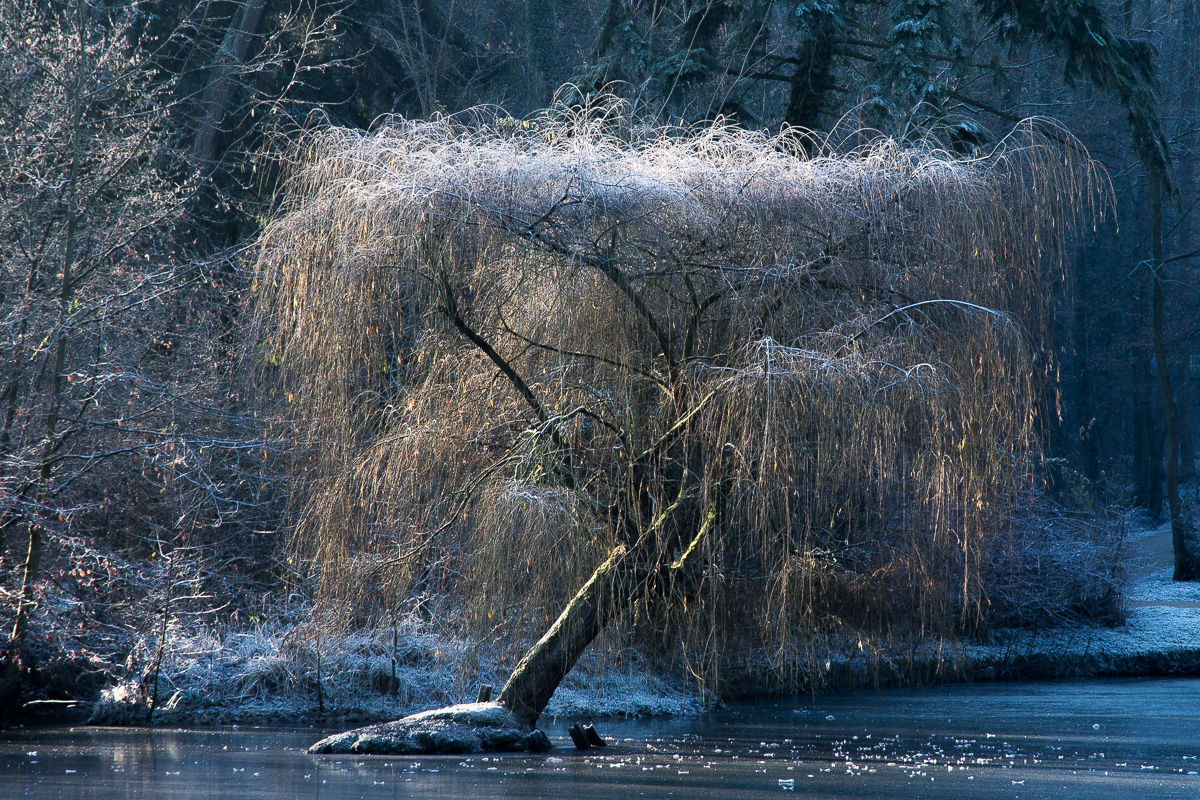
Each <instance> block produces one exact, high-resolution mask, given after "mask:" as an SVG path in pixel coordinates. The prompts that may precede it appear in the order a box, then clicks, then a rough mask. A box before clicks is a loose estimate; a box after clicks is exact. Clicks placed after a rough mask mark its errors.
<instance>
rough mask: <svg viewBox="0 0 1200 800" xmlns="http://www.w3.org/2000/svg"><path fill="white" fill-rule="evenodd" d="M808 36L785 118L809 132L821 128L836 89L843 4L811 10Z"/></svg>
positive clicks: (798, 50) (798, 53) (798, 58)
mask: <svg viewBox="0 0 1200 800" xmlns="http://www.w3.org/2000/svg"><path fill="white" fill-rule="evenodd" d="M808 13H809V16H810V19H809V20H808V31H807V36H806V37H805V38H804V40H803V41H802V42H801V44H800V46H799V47H797V48H796V71H795V72H794V73H792V80H791V84H790V88H791V92H790V95H789V97H788V104H787V109H786V110H785V111H784V115H783V119H784V122H786V123H787V124H788V125H794V126H796V127H799V128H806V129H808V130H819V129H820V128H821V114H822V113H824V111H825V104H826V100H827V96H828V94H829V91H830V90H831V89H832V88H833V57H834V51H835V47H836V42H835V41H834V35H835V33H836V32H837V26H838V22H839V19H838V17H839V15H840V14H841V13H842V9H841V5H840V3H839V4H837V5H835V6H833V7H830V8H828V9H824V10H819V9H817V8H815V7H814V8H813V9H811V10H810V11H809V12H808Z"/></svg>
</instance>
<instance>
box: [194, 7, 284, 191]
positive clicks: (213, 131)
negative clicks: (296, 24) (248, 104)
mask: <svg viewBox="0 0 1200 800" xmlns="http://www.w3.org/2000/svg"><path fill="white" fill-rule="evenodd" d="M265 7H266V0H245V2H244V3H243V4H242V8H241V13H238V14H235V15H234V17H233V19H231V20H230V21H229V28H228V29H227V30H226V31H225V37H224V38H223V39H222V40H221V47H220V49H219V50H218V51H217V61H216V63H215V64H213V65H212V73H211V77H210V78H209V81H208V87H207V88H206V90H205V92H204V106H203V110H202V116H201V118H200V123H199V125H198V126H197V127H196V136H195V138H194V139H193V141H192V160H193V161H194V163H195V165H196V168H197V169H199V170H200V171H202V172H208V171H210V170H211V169H212V167H213V165H214V164H215V163H216V160H217V145H218V141H219V137H220V133H221V123H223V122H224V121H225V114H226V113H227V112H228V110H229V109H228V106H229V98H230V97H231V96H232V94H233V89H234V85H235V83H236V79H237V74H238V71H239V70H240V69H241V68H242V66H243V65H244V64H245V62H246V58H247V56H248V54H249V52H250V43H251V41H252V40H253V39H254V36H255V35H256V34H257V33H258V26H259V22H260V21H261V20H262V15H263V9H264V8H265Z"/></svg>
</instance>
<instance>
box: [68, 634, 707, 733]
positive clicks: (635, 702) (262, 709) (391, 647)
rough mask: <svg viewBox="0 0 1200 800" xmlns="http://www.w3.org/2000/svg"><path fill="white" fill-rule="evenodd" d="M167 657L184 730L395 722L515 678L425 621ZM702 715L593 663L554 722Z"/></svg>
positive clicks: (201, 645)
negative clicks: (236, 724) (245, 725)
mask: <svg viewBox="0 0 1200 800" xmlns="http://www.w3.org/2000/svg"><path fill="white" fill-rule="evenodd" d="M149 647H150V644H149V643H148V645H147V649H149ZM163 650H164V657H163V662H162V665H161V667H160V669H159V671H158V681H159V685H158V692H157V701H156V702H155V703H153V704H154V705H156V706H157V708H156V709H155V711H154V713H153V719H154V720H155V721H158V722H170V723H174V724H212V723H232V722H242V723H265V722H299V721H311V720H326V719H338V720H346V721H382V720H390V719H396V718H398V717H402V716H405V715H407V714H411V713H414V712H416V711H421V710H424V709H427V708H434V707H438V706H443V705H448V704H452V703H459V702H463V701H466V700H473V699H475V696H476V692H477V691H478V688H479V686H480V685H482V684H488V685H491V686H494V687H497V688H499V686H500V685H502V684H503V681H504V677H505V676H506V675H507V672H508V670H509V668H510V667H502V666H501V665H500V664H499V663H498V662H497V660H496V659H495V658H489V657H488V656H486V655H485V654H483V653H482V652H481V649H480V648H478V647H472V646H471V645H470V644H469V643H468V642H466V641H465V640H462V639H458V638H453V637H450V636H447V635H445V634H443V633H439V632H437V631H435V630H434V629H433V628H432V627H431V626H429V625H427V624H424V623H421V622H419V621H415V620H409V621H407V622H405V623H404V624H402V625H398V626H396V627H395V628H386V629H377V630H374V631H369V632H358V633H353V634H344V635H336V636H333V635H328V634H323V635H322V634H317V633H316V632H315V631H314V630H313V628H312V626H311V624H310V623H308V622H298V623H295V622H294V623H282V622H281V623H275V624H271V625H259V626H257V627H255V628H254V629H253V630H251V631H242V632H239V631H226V632H216V631H213V630H212V629H207V628H200V629H192V630H188V629H184V628H182V627H176V628H173V629H172V630H171V631H170V632H169V633H168V638H167V643H166V646H165V647H164V648H163ZM151 681H152V679H151V678H149V677H147V678H145V679H143V680H131V681H126V682H123V683H121V684H118V685H116V686H113V687H110V688H108V689H106V690H105V691H104V692H103V694H102V697H101V699H100V700H99V701H98V702H97V703H95V704H94V706H93V711H92V715H91V719H92V721H93V722H96V723H99V724H106V723H108V724H134V723H140V722H143V721H145V719H146V717H147V712H148V711H149V708H150V706H151V702H150V700H149V698H151V697H153V696H154V691H153V690H152V688H150V683H151ZM702 707H703V704H702V702H701V700H700V698H699V696H698V695H697V694H696V693H694V692H691V691H688V690H687V689H685V688H683V687H682V686H679V685H675V684H672V683H671V682H670V681H669V680H666V679H664V678H662V677H659V676H656V675H654V674H652V673H651V672H650V671H648V670H646V669H641V668H637V667H631V666H626V667H620V666H613V665H611V664H602V663H600V662H599V660H598V659H596V658H594V657H585V658H584V659H583V660H581V662H580V663H579V664H578V665H577V667H576V669H574V670H573V671H572V672H571V674H570V675H568V677H567V679H566V681H564V682H563V684H562V685H561V686H559V688H558V691H557V692H556V693H555V695H554V697H553V699H552V700H551V702H550V705H549V707H548V708H547V709H546V714H548V715H550V716H581V715H589V716H611V715H618V714H642V715H663V714H688V713H696V712H698V711H700V710H701V709H702Z"/></svg>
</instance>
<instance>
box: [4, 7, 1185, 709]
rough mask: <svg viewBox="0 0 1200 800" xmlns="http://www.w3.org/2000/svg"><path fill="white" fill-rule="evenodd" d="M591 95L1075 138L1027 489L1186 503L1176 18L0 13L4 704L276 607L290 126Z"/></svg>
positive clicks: (953, 133) (693, 113) (169, 10)
mask: <svg viewBox="0 0 1200 800" xmlns="http://www.w3.org/2000/svg"><path fill="white" fill-rule="evenodd" d="M560 87H561V88H560ZM601 95H613V96H615V97H619V98H621V99H623V100H624V101H626V102H627V103H628V107H629V109H630V113H631V114H632V115H633V116H636V117H645V118H649V119H652V120H655V121H658V122H660V123H672V124H683V125H691V124H696V123H702V122H703V121H705V120H711V119H715V118H717V117H725V118H728V119H730V120H732V121H734V122H736V123H737V124H739V125H742V126H745V127H748V128H754V129H766V130H769V131H778V130H779V129H780V128H781V127H782V126H785V125H790V126H798V127H802V128H806V129H810V130H812V131H814V132H817V133H819V134H822V135H825V136H827V137H828V138H827V139H824V138H821V139H819V140H818V139H814V144H813V148H814V150H815V149H817V148H818V147H820V146H823V145H820V144H819V143H818V142H819V141H820V142H824V141H827V142H828V143H829V144H828V145H827V146H829V147H832V148H833V149H835V150H836V149H838V148H849V147H853V146H854V145H855V144H856V143H857V141H859V140H860V139H862V138H863V137H864V136H865V134H864V133H863V131H864V130H865V129H867V130H873V131H878V132H880V133H882V134H884V135H887V136H892V137H896V138H899V139H902V140H909V141H914V142H915V141H925V140H928V139H931V138H932V139H933V140H935V141H937V142H939V143H940V144H941V145H942V146H943V147H945V148H946V149H948V150H951V151H953V152H955V153H958V154H960V155H961V156H962V157H964V158H971V157H973V156H974V155H976V154H982V153H985V152H987V150H988V148H989V147H990V146H991V145H993V144H994V143H996V142H997V141H999V140H1000V139H1002V138H1003V137H1004V136H1005V135H1006V134H1007V133H1008V132H1009V131H1011V130H1012V128H1013V127H1014V125H1015V123H1017V122H1018V121H1020V120H1022V119H1025V118H1029V117H1037V118H1041V120H1042V122H1040V123H1039V125H1040V126H1041V128H1042V129H1043V131H1044V132H1046V134H1047V135H1049V136H1051V137H1055V138H1058V139H1060V140H1061V142H1062V144H1063V147H1065V148H1071V147H1075V146H1076V142H1078V143H1079V144H1082V146H1083V147H1085V148H1086V149H1087V151H1088V152H1089V153H1090V154H1091V156H1092V158H1094V159H1096V160H1098V161H1099V162H1100V163H1101V164H1103V166H1104V168H1105V169H1106V170H1107V174H1108V178H1109V180H1110V182H1111V194H1110V195H1109V196H1108V197H1107V198H1106V199H1105V200H1104V202H1105V203H1106V204H1108V208H1107V209H1106V211H1105V213H1104V217H1103V222H1102V223H1100V224H1098V225H1097V226H1096V229H1095V231H1094V233H1093V234H1091V235H1089V236H1086V237H1081V238H1079V239H1078V240H1077V241H1075V242H1074V243H1073V251H1074V254H1075V258H1074V264H1073V267H1072V269H1071V271H1069V272H1065V273H1064V274H1063V275H1061V276H1060V277H1061V279H1060V280H1059V281H1058V282H1057V283H1056V287H1057V296H1056V297H1054V298H1053V307H1054V320H1053V326H1052V329H1053V337H1052V339H1050V340H1048V341H1047V342H1046V344H1045V347H1044V352H1042V353H1040V354H1039V355H1038V358H1037V360H1036V363H1034V364H1032V365H1031V368H1032V369H1033V370H1034V371H1035V372H1036V373H1038V374H1039V375H1040V376H1041V377H1042V378H1043V379H1044V381H1045V386H1046V392H1045V394H1044V398H1045V399H1044V403H1043V406H1042V408H1041V409H1040V412H1039V415H1038V416H1039V419H1040V432H1041V436H1042V439H1043V441H1042V449H1043V451H1044V453H1045V456H1046V458H1045V462H1044V471H1043V481H1044V490H1045V493H1046V495H1047V497H1048V498H1050V499H1052V500H1053V501H1054V502H1056V503H1058V504H1060V505H1061V507H1062V508H1064V509H1065V510H1066V511H1068V512H1069V513H1076V514H1089V513H1101V512H1104V511H1105V510H1106V509H1114V508H1115V509H1123V508H1126V507H1130V506H1137V507H1144V508H1145V509H1146V511H1147V512H1148V514H1149V515H1151V516H1152V517H1156V518H1157V517H1163V518H1164V519H1165V517H1166V515H1167V514H1168V513H1170V511H1169V506H1170V503H1169V500H1170V494H1171V493H1170V491H1169V490H1168V489H1169V486H1168V484H1169V483H1170V484H1177V485H1178V491H1179V492H1180V493H1181V498H1182V499H1181V500H1180V501H1179V503H1177V504H1176V505H1177V506H1178V507H1179V508H1180V509H1181V510H1180V511H1178V512H1177V515H1182V514H1186V512H1187V509H1188V505H1189V502H1192V501H1194V500H1195V498H1196V481H1195V445H1194V441H1195V435H1194V428H1195V418H1196V392H1195V380H1196V377H1197V375H1198V374H1200V352H1197V351H1198V347H1197V335H1198V333H1200V314H1197V307H1198V306H1197V303H1198V295H1197V279H1198V278H1200V225H1197V224H1196V222H1195V220H1196V217H1197V213H1198V211H1197V203H1198V202H1200V195H1198V194H1197V178H1198V176H1197V146H1198V145H1200V116H1198V103H1200V3H1197V2H1196V0H1182V1H1181V2H1166V1H1164V0H1122V2H1107V1H1106V0H974V2H941V1H940V0H892V1H891V2H887V1H886V0H878V1H871V2H854V1H853V0H705V1H698V0H579V1H578V2H566V1H565V0H442V1H441V2H434V1H433V0H335V1H334V2H329V1H327V0H242V1H241V2H239V1H238V0H194V1H193V2H186V1H181V0H144V1H143V2H125V1H124V0H122V1H121V2H115V1H114V2H108V1H106V0H0V318H2V323H3V329H2V330H0V536H2V539H0V622H3V624H4V631H3V636H4V640H3V641H4V642H5V645H4V646H5V660H6V663H9V664H10V665H18V664H19V665H20V669H16V668H14V669H10V670H7V671H6V673H5V685H4V686H3V687H0V688H3V691H0V695H4V696H15V695H14V694H13V693H14V692H15V691H16V686H17V684H18V683H22V684H24V691H25V692H27V693H30V692H32V693H35V694H36V693H37V692H42V693H43V694H44V693H46V692H50V693H51V694H52V693H53V692H52V691H51V689H48V688H46V687H60V689H61V688H62V687H68V688H69V689H70V692H72V693H74V694H76V695H78V694H81V693H82V694H86V693H87V692H88V691H95V690H96V689H98V688H99V687H100V686H101V685H102V684H104V683H105V682H106V681H108V680H110V678H111V676H112V674H113V673H114V671H117V670H119V669H133V668H135V665H143V667H142V668H144V665H146V664H152V663H154V658H153V656H154V654H153V653H145V652H137V651H136V648H134V646H133V642H134V639H135V636H134V632H135V631H140V630H145V629H147V628H148V627H153V626H155V625H159V624H161V625H162V626H163V629H164V630H165V626H166V624H167V620H168V618H174V617H175V616H177V615H193V616H194V618H196V619H218V618H220V619H232V620H234V621H237V620H239V619H241V620H243V621H247V622H248V621H250V620H252V619H253V618H255V617H256V615H263V614H265V613H267V609H268V606H269V605H271V604H272V603H275V602H277V601H278V599H279V598H281V597H287V596H288V595H289V593H301V594H302V593H303V592H304V591H305V589H304V586H305V584H304V579H303V576H304V570H303V569H302V568H301V567H300V565H297V564H294V563H291V562H290V561H289V558H288V556H287V555H286V553H287V552H288V551H287V550H286V548H284V547H283V546H282V545H284V544H286V538H287V530H288V526H287V524H286V519H287V511H288V507H289V497H290V496H291V487H292V485H293V484H292V481H293V480H294V476H295V475H296V474H297V473H296V470H295V467H296V465H297V463H298V459H299V461H302V460H303V458H302V457H298V456H297V455H296V450H295V448H294V447H293V444H294V437H295V435H296V433H297V432H296V431H295V429H294V428H292V427H290V426H287V425H284V424H281V423H280V422H279V420H278V419H277V417H278V416H280V415H279V413H278V412H279V410H280V409H282V408H284V407H286V405H287V404H288V403H289V401H290V400H291V398H289V397H287V396H277V395H276V390H273V389H272V384H271V382H270V380H263V378H262V376H263V371H262V370H260V369H259V366H260V364H261V362H262V360H263V358H264V354H263V353H258V352H254V351H252V350H251V351H248V350H247V344H246V343H247V342H248V341H250V337H248V335H247V331H248V328H249V327H250V325H251V324H252V311H253V304H254V298H255V293H256V288H257V287H256V286H255V285H254V275H253V274H252V270H251V265H252V264H253V260H254V259H253V247H254V242H255V240H256V236H257V234H258V232H259V231H260V229H261V227H262V226H263V224H264V222H265V220H266V219H267V218H269V216H270V215H271V213H272V210H273V208H274V203H275V199H276V190H277V188H278V186H277V182H278V177H279V176H280V175H281V174H283V173H285V172H286V169H287V163H286V155H287V153H288V152H289V151H288V143H289V142H290V141H293V140H294V137H295V136H296V134H297V133H298V132H299V131H302V130H304V129H305V128H306V127H309V126H313V125H316V124H321V123H325V122H330V123H333V124H336V125H340V126H349V127H354V128H360V129H363V130H368V129H370V128H371V127H372V126H373V125H375V124H376V123H377V121H378V120H379V119H380V118H381V117H383V116H385V115H389V114H397V115H403V116H405V117H409V118H429V117H432V116H434V115H441V114H454V113H457V112H461V111H464V110H465V109H470V108H473V107H477V106H480V105H490V106H495V107H498V108H499V109H501V110H502V111H503V113H506V114H508V115H511V116H512V117H513V118H516V119H521V118H523V117H525V116H527V115H529V114H531V113H533V112H535V111H536V110H538V109H541V108H544V107H546V106H547V105H549V104H551V103H555V102H558V103H565V104H573V103H583V102H587V101H589V100H591V99H594V98H596V97H599V96H601ZM1156 319H1157V321H1158V323H1159V325H1160V327H1161V337H1159V340H1158V341H1157V342H1156V341H1155V338H1156V337H1155V335H1154V334H1155V328H1156V325H1155V322H1156ZM1164 356H1165V359H1164ZM265 357H267V358H268V359H269V354H267V355H266V356H265ZM1164 360H1165V364H1164V363H1163V362H1164ZM266 372H267V374H268V377H269V373H270V364H269V363H268V364H267V368H266ZM1164 389H1165V390H1167V391H1166V392H1165V393H1164ZM1172 409H1173V413H1168V412H1170V411H1171V410H1172ZM301 433H302V432H301ZM1169 434H1170V435H1169ZM309 444H310V445H311V446H313V447H319V443H317V442H312V443H309ZM1173 464H1175V465H1177V473H1176V474H1174V475H1169V474H1168V473H1171V472H1172V471H1173V470H1172V469H1171V465H1173ZM1168 477H1171V478H1172V479H1173V480H1172V481H1168V480H1167V479H1168ZM159 657H160V659H161V653H159ZM31 676H32V677H31ZM62 690H63V691H66V689H62ZM47 696H48V695H47Z"/></svg>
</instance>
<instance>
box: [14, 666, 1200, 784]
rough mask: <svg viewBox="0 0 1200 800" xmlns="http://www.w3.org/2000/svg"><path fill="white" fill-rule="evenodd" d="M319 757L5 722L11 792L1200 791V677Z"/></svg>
mask: <svg viewBox="0 0 1200 800" xmlns="http://www.w3.org/2000/svg"><path fill="white" fill-rule="evenodd" d="M543 727H544V729H546V730H547V732H548V733H549V734H550V735H551V738H552V739H553V740H554V741H555V744H556V747H555V750H554V751H553V752H551V753H549V754H542V755H536V756H530V755H504V756H496V757H491V756H489V757H482V756H473V757H462V756H439V757H432V758H431V757H422V758H383V757H373V758H346V757H330V756H321V757H314V756H309V755H307V754H306V753H305V752H304V748H305V747H307V746H308V745H309V744H311V743H312V742H313V741H315V740H316V739H317V738H319V737H320V735H321V734H322V733H324V731H321V730H318V729H315V728H314V729H307V728H306V729H299V730H297V729H263V728H240V729H211V730H146V729H96V728H74V729H70V728H43V729H19V730H9V731H3V732H0V797H3V798H47V799H48V798H72V799H75V798H78V799H79V800H84V799H85V798H97V800H101V799H103V800H109V798H159V797H161V798H171V799H172V800H175V799H176V798H178V799H179V800H186V799H188V798H196V799H197V800H200V799H202V800H218V798H269V799H274V798H279V799H280V800H283V799H285V798H286V800H292V799H293V798H305V799H306V800H349V799H350V798H371V799H375V798H377V799H378V800H388V799H389V798H408V797H429V798H480V797H495V798H534V797H546V798H606V799H607V798H625V797H633V798H639V797H647V798H668V797H670V798H714V799H719V800H731V799H732V798H749V797H779V798H785V797H788V796H794V795H792V793H795V795H799V794H801V793H803V794H804V795H805V796H806V797H809V798H855V800H869V799H870V798H983V797H989V798H990V797H997V798H999V797H1003V798H1051V797H1053V798H1137V800H1151V799H1153V800H1159V799H1160V798H1164V799H1165V798H1191V799H1193V800H1200V775H1197V772H1200V760H1198V759H1197V756H1200V680H1194V679H1193V680H1189V679H1153V680H1089V681H1073V682H1056V683H1034V684H1029V683H1023V684H1018V683H1011V684H1009V683H1006V684H975V685H957V686H949V687H936V688H926V689H914V690H884V691H878V692H854V693H848V694H838V695H834V696H830V697H822V698H818V699H816V700H813V699H812V698H803V699H800V700H795V701H792V702H788V703H771V704H763V705H755V706H743V707H740V708H738V709H735V710H731V711H726V712H721V713H714V714H709V715H706V716H703V717H699V718H695V717H692V718H682V719H674V720H636V719H634V720H599V721H597V729H598V730H599V731H600V732H601V733H602V734H604V735H605V736H606V737H607V738H608V739H609V740H610V741H611V742H612V743H613V745H612V746H610V747H608V748H607V749H605V750H592V751H588V752H586V753H580V752H577V751H576V750H574V748H572V747H571V746H570V741H569V739H568V738H567V736H566V730H565V729H566V724H565V722H564V721H561V720H559V721H554V720H543Z"/></svg>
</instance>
